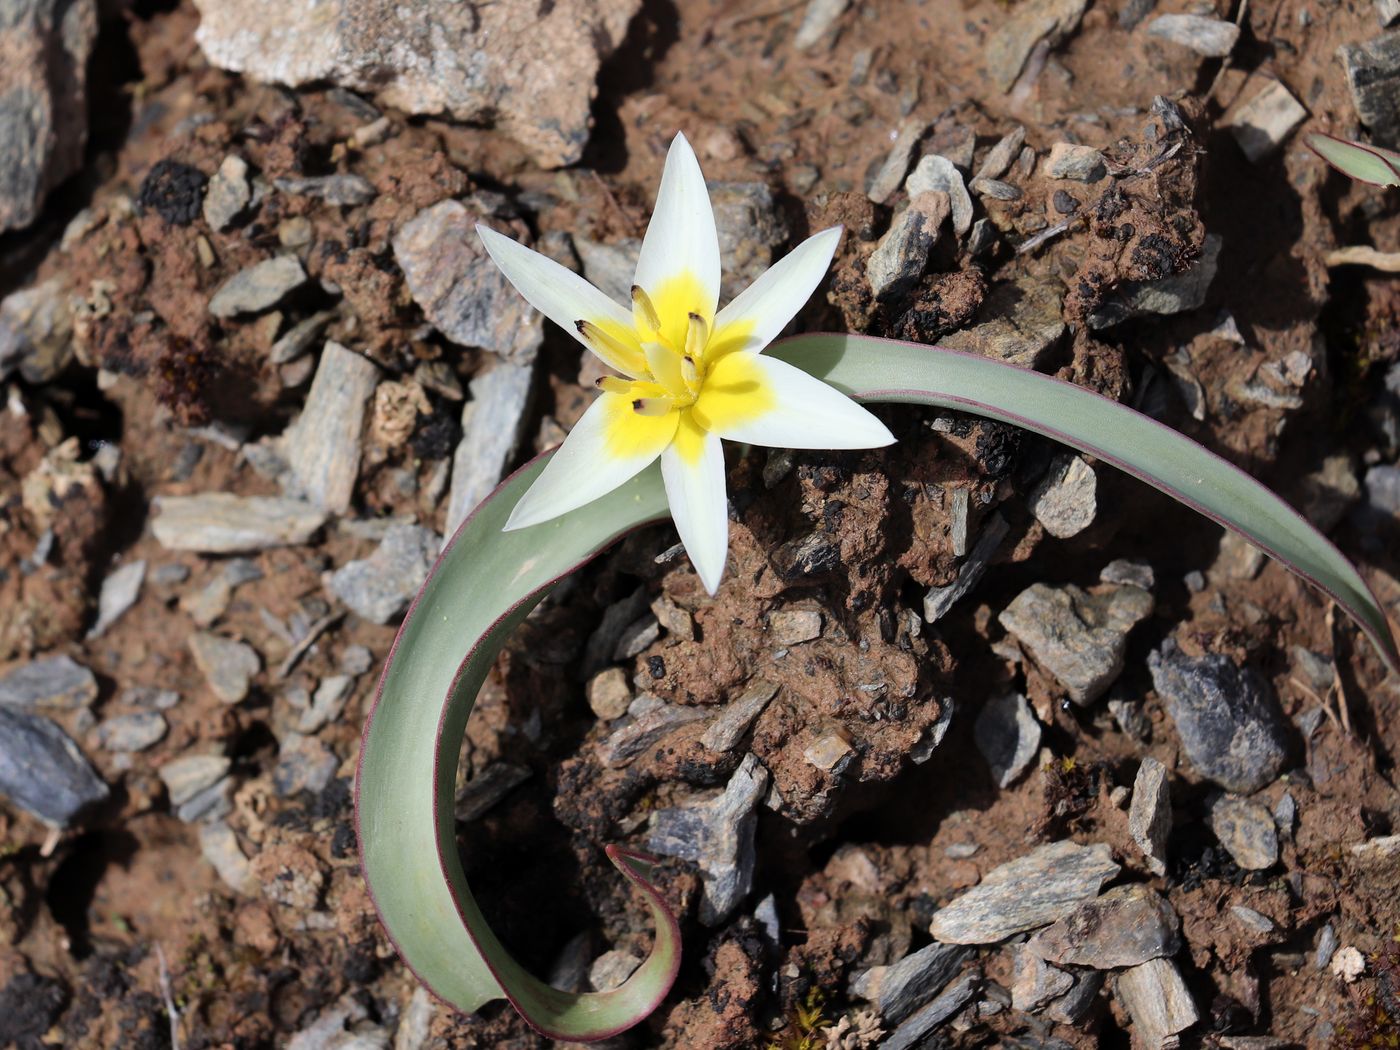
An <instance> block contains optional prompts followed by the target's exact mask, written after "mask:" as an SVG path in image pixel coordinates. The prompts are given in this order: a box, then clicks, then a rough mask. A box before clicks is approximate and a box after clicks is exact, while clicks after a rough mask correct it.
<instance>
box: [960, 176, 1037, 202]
mask: <svg viewBox="0 0 1400 1050" xmlns="http://www.w3.org/2000/svg"><path fill="white" fill-rule="evenodd" d="M968 189H970V190H971V191H972V192H973V193H975V194H977V196H978V197H979V198H981V199H983V200H986V199H987V198H988V197H990V198H991V199H992V200H995V201H1018V200H1020V199H1021V198H1022V196H1024V194H1022V193H1021V189H1020V187H1019V186H1013V185H1012V184H1011V183H1009V182H1002V180H1001V179H973V180H972V182H971V183H969V184H968Z"/></svg>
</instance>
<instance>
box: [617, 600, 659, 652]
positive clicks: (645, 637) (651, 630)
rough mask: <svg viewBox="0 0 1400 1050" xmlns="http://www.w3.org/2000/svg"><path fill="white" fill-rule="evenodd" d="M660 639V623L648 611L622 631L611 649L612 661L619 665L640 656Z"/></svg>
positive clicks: (652, 613) (653, 614)
mask: <svg viewBox="0 0 1400 1050" xmlns="http://www.w3.org/2000/svg"><path fill="white" fill-rule="evenodd" d="M660 637H661V623H660V621H659V620H657V618H656V614H655V613H654V612H652V611H651V610H650V609H648V610H647V611H646V612H644V613H643V614H642V615H641V616H639V617H638V618H637V619H636V620H634V621H632V622H631V623H629V624H628V625H627V626H626V627H624V628H623V630H622V635H621V637H619V638H618V640H617V645H616V646H614V647H613V659H614V660H616V661H618V662H619V663H621V662H622V661H625V660H631V659H632V658H633V657H636V656H640V655H641V654H642V653H643V652H645V651H646V648H647V647H648V646H649V645H651V644H652V643H653V642H655V641H656V640H657V639H658V638H660Z"/></svg>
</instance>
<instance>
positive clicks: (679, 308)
mask: <svg viewBox="0 0 1400 1050" xmlns="http://www.w3.org/2000/svg"><path fill="white" fill-rule="evenodd" d="M646 291H647V294H648V295H649V296H650V297H651V302H652V305H653V306H655V307H656V313H657V315H658V316H659V317H660V318H661V338H662V339H663V340H665V341H666V342H667V343H669V344H670V345H671V346H672V348H673V349H675V350H676V351H677V352H679V351H682V350H684V349H685V334H686V331H687V330H688V329H689V328H690V315H691V314H693V313H694V314H699V315H700V317H701V318H702V319H703V320H704V322H705V324H706V325H712V324H713V323H714V319H715V304H714V303H713V302H712V301H711V300H710V293H708V292H706V291H705V286H704V285H703V284H701V283H700V279H699V278H698V277H696V276H695V275H694V274H693V273H691V272H690V271H689V270H682V271H681V272H680V273H678V274H676V275H675V276H674V277H670V278H667V279H666V280H665V281H663V282H662V283H661V284H660V285H659V286H658V287H656V288H648V289H646Z"/></svg>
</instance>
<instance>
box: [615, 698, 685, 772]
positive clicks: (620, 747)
mask: <svg viewBox="0 0 1400 1050" xmlns="http://www.w3.org/2000/svg"><path fill="white" fill-rule="evenodd" d="M638 699H641V698H640V697H638ZM707 717H709V713H708V712H707V711H705V709H704V708H700V707H681V706H680V705H679V704H659V705H658V706H656V707H653V708H651V709H650V710H648V711H645V712H644V713H642V714H641V715H640V716H639V717H637V719H636V720H635V721H633V722H630V723H629V724H627V725H625V726H623V727H622V728H621V729H619V730H618V731H617V732H615V733H613V734H612V735H611V736H610V737H608V738H607V739H606V740H604V741H603V742H602V744H600V745H599V753H600V755H601V757H602V759H603V764H604V765H606V766H610V767H612V768H614V769H616V768H620V767H621V766H625V765H627V763H629V762H631V761H632V760H633V759H634V758H636V757H637V756H638V755H640V754H641V753H642V752H643V751H645V750H646V749H647V748H649V747H651V745H652V744H655V743H656V742H657V741H658V740H661V739H662V738H663V737H666V736H668V735H670V734H671V733H672V732H673V731H674V730H676V729H679V728H680V727H681V726H683V725H687V724H689V723H690V722H694V721H697V720H699V719H702V718H707Z"/></svg>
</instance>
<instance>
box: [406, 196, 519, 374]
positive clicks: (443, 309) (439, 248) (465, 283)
mask: <svg viewBox="0 0 1400 1050" xmlns="http://www.w3.org/2000/svg"><path fill="white" fill-rule="evenodd" d="M477 221H478V217H477V216H476V215H474V214H473V213H472V212H470V211H468V210H467V208H466V207H465V206H464V205H462V204H461V203H460V202H458V201H454V200H447V201H442V202H441V203H439V204H434V205H433V206H432V207H429V208H424V209H423V210H422V211H420V212H419V213H418V214H417V215H415V216H414V217H413V218H412V219H410V220H409V221H408V222H407V223H405V224H404V226H403V228H402V229H400V230H399V232H398V233H397V234H395V235H394V258H395V260H397V262H398V264H399V267H400V269H402V270H403V275H404V280H405V282H406V283H407V284H408V290H409V293H410V294H411V295H412V296H413V300H414V302H416V303H417V304H418V305H419V306H420V307H422V308H423V313H424V314H425V315H426V316H427V318H428V320H429V321H430V322H432V325H433V327H434V328H436V329H437V330H438V331H439V332H441V333H442V334H443V335H445V336H446V337H447V338H448V339H450V340H452V342H454V343H457V344H458V345H460V346H478V347H481V348H482V349H483V350H490V351H491V352H492V353H494V354H499V355H500V356H502V357H504V358H505V359H506V360H508V361H510V362H511V363H513V364H516V365H528V364H529V363H530V362H531V361H533V360H534V359H535V354H536V353H537V352H538V350H539V348H540V344H541V343H542V342H543V341H544V318H543V316H542V315H541V314H540V313H539V311H537V310H536V309H535V308H534V307H532V306H531V305H530V304H529V303H527V302H526V301H525V300H524V299H522V298H521V297H520V293H519V292H517V291H516V290H515V288H514V287H512V286H511V283H510V282H509V281H507V280H506V277H505V274H503V273H502V272H501V270H500V267H498V266H497V265H496V264H495V263H494V262H492V261H491V257H490V256H489V255H487V254H486V249H485V248H484V247H483V246H482V243H481V238H480V237H479V236H477V232H476V224H477Z"/></svg>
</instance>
